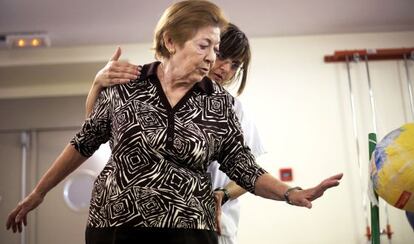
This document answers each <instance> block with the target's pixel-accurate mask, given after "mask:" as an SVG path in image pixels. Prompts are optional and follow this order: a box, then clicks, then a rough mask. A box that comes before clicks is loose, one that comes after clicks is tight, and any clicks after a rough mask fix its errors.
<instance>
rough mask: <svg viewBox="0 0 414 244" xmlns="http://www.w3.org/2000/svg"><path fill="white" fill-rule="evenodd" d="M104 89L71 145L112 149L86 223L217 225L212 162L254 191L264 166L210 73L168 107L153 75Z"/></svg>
mask: <svg viewBox="0 0 414 244" xmlns="http://www.w3.org/2000/svg"><path fill="white" fill-rule="evenodd" d="M158 65H159V62H155V63H151V64H148V65H144V66H143V69H142V70H141V77H140V79H138V80H135V81H132V82H130V83H127V84H123V85H117V86H112V87H108V88H106V89H104V90H103V91H102V92H101V94H100V95H99V98H98V100H97V101H96V103H95V106H94V109H93V112H92V114H91V116H90V118H88V119H87V120H86V121H85V123H84V125H83V126H82V128H81V130H80V131H79V132H78V133H77V134H76V135H75V137H74V138H73V139H72V140H71V144H72V145H73V146H74V148H75V149H76V150H78V151H79V152H80V153H81V154H82V155H83V156H86V157H89V156H91V155H92V154H93V153H94V151H96V150H97V149H98V148H99V146H100V145H101V144H102V143H105V142H107V141H109V142H110V145H111V150H112V154H111V157H110V159H109V161H108V162H107V164H106V166H105V168H104V169H103V170H102V172H101V173H100V174H99V176H98V177H97V179H96V181H95V183H94V189H93V192H92V200H91V206H90V210H89V218H88V227H92V228H101V227H114V226H133V227H157V228H185V229H205V230H214V229H215V212H214V211H215V205H214V199H213V192H212V189H211V180H210V175H209V174H208V173H207V172H206V170H207V167H208V165H209V162H212V161H214V160H217V161H218V162H219V163H220V164H221V167H220V169H221V170H222V171H223V172H225V173H226V174H227V175H228V176H229V177H230V178H231V179H233V180H235V181H236V182H237V183H238V184H239V185H240V186H242V187H244V188H245V189H247V190H249V191H251V192H253V191H254V184H255V182H256V180H257V178H258V177H259V176H260V175H262V174H263V173H265V171H264V170H263V169H262V168H260V167H259V166H258V165H257V164H256V163H255V162H254V157H253V155H252V154H251V152H250V150H249V148H248V147H246V146H245V145H244V143H243V135H242V132H241V128H240V124H239V122H238V120H237V117H236V115H235V112H234V111H233V108H232V107H233V106H232V104H233V102H234V98H233V97H232V96H231V95H230V94H229V93H227V92H226V91H225V90H224V89H223V88H222V87H220V86H218V85H217V84H215V83H213V82H212V81H211V80H209V79H208V78H204V79H203V80H202V81H200V82H199V83H197V84H196V85H194V87H193V88H192V89H191V90H190V91H189V92H188V93H187V94H186V95H185V96H184V97H183V98H182V99H181V100H180V101H179V102H178V103H177V105H176V106H175V107H174V108H171V107H170V105H169V103H168V100H167V98H166V97H165V94H164V93H163V90H162V87H161V84H160V82H159V80H158V78H157V76H156V68H157V66H158Z"/></svg>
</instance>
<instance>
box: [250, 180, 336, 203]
mask: <svg viewBox="0 0 414 244" xmlns="http://www.w3.org/2000/svg"><path fill="white" fill-rule="evenodd" d="M342 176H343V174H337V175H334V176H331V177H329V178H327V179H325V180H323V181H322V182H321V183H319V184H318V185H317V186H315V187H312V188H308V189H303V190H299V189H297V190H293V191H291V192H289V196H288V197H289V201H290V204H292V205H295V206H300V207H307V208H312V201H313V200H315V199H317V198H319V197H321V196H322V195H323V193H324V192H325V191H326V190H328V189H329V188H331V187H335V186H338V185H339V181H340V180H341V178H342ZM289 188H290V187H289V186H288V185H286V184H285V183H283V182H281V181H279V180H278V179H276V178H274V177H273V176H271V175H270V174H263V175H262V176H260V177H259V179H257V181H256V185H255V194H256V195H258V196H262V197H264V198H269V199H273V200H278V201H284V200H285V196H284V195H285V193H286V191H287V190H288V189H289Z"/></svg>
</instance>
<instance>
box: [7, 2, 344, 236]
mask: <svg viewBox="0 0 414 244" xmlns="http://www.w3.org/2000/svg"><path fill="white" fill-rule="evenodd" d="M225 24H226V20H225V19H224V17H223V15H222V12H221V11H220V9H219V8H218V7H217V6H216V5H214V4H212V3H210V2H207V1H182V2H178V3H176V4H173V5H172V6H171V7H169V8H168V9H167V10H166V11H165V12H164V14H163V16H162V17H161V19H160V21H159V23H158V25H157V28H156V31H155V38H154V39H155V40H154V41H155V52H156V57H157V59H158V60H159V61H160V62H154V63H151V64H148V65H144V66H143V68H142V70H141V75H140V78H139V79H137V80H135V81H133V82H130V83H128V84H123V85H118V86H112V87H109V88H106V89H104V90H103V91H102V92H101V93H100V95H99V97H98V99H97V102H96V104H95V106H94V109H93V112H92V114H91V115H90V117H89V119H87V120H86V122H85V124H84V125H83V127H82V129H81V130H80V132H79V133H78V134H77V135H76V136H75V137H74V138H73V140H72V141H71V143H70V144H69V145H68V146H67V147H66V148H65V149H64V151H63V152H62V154H61V155H60V156H59V157H58V158H57V160H56V161H55V162H54V163H53V165H52V166H51V168H50V169H49V170H48V171H47V172H46V173H45V175H44V176H43V177H42V178H41V180H40V181H39V183H38V184H37V186H36V187H35V189H34V190H33V191H32V193H31V194H30V195H29V196H28V197H26V198H25V199H24V200H23V201H22V202H21V203H19V204H18V206H17V207H16V208H15V209H14V210H13V211H12V212H11V213H10V215H9V218H8V221H7V228H12V229H13V231H16V230H19V231H20V230H21V228H22V223H23V224H25V222H26V216H27V213H28V212H29V211H30V210H32V209H34V208H36V207H37V206H38V205H39V204H40V203H41V202H42V200H43V198H44V196H45V194H46V193H47V192H48V191H49V190H50V189H52V188H53V187H54V186H55V185H56V184H58V183H59V182H60V181H61V180H63V179H64V178H65V177H66V176H67V175H68V174H69V173H71V172H72V171H73V170H74V169H76V168H77V167H78V166H79V165H80V164H82V163H83V162H84V161H85V160H86V158H87V157H89V156H90V155H92V154H93V152H94V151H95V150H96V149H97V148H98V147H99V145H100V144H102V143H104V142H106V141H109V142H110V145H111V148H112V155H111V158H110V160H109V162H108V163H107V165H106V166H105V168H104V169H103V171H102V172H101V173H100V175H99V176H98V178H97V179H96V181H95V185H94V190H93V193H92V200H91V206H90V210H89V218H88V223H87V229H86V242H87V243H132V242H134V243H147V242H149V241H151V242H154V243H217V236H216V232H215V221H214V215H215V211H214V210H215V209H214V199H213V191H212V188H211V181H210V177H209V175H208V174H207V173H206V169H207V167H208V165H209V162H211V161H214V160H217V161H218V162H219V163H220V165H221V166H220V169H221V170H222V171H224V172H225V173H226V174H227V175H228V176H230V178H231V179H232V180H234V181H236V182H237V183H238V184H239V185H240V186H242V187H243V188H245V189H246V190H249V191H251V192H253V193H255V194H257V195H260V196H262V197H266V198H270V199H275V200H283V199H286V200H287V201H288V202H289V203H291V204H295V205H299V206H307V207H310V206H311V203H310V201H312V200H314V199H316V198H318V197H320V196H321V195H322V194H323V192H324V191H325V190H326V189H328V188H330V187H332V186H336V185H338V184H339V179H340V178H341V175H336V176H333V177H331V178H328V179H326V180H324V181H323V182H322V183H321V184H320V185H318V186H317V187H315V188H311V189H308V190H304V191H297V190H295V189H293V188H289V187H288V186H286V185H285V184H282V183H280V182H279V181H277V180H276V179H275V178H273V177H272V176H271V175H269V174H267V173H266V172H265V171H264V170H263V169H261V168H260V167H259V166H258V165H257V164H255V162H254V157H253V155H252V154H251V152H250V149H249V148H248V147H246V146H245V145H244V142H243V135H242V132H241V129H240V124H239V122H238V120H237V117H236V115H235V112H234V110H233V106H232V104H233V102H234V99H233V98H232V97H231V96H230V95H229V94H228V93H227V92H226V91H225V90H224V89H223V88H222V87H221V86H219V85H217V84H215V83H213V82H212V81H211V80H209V79H208V78H204V76H206V75H207V74H208V73H209V71H210V70H211V69H212V67H213V64H214V61H215V59H216V53H217V52H218V47H219V41H220V29H221V28H222V27H223V26H224V25H225Z"/></svg>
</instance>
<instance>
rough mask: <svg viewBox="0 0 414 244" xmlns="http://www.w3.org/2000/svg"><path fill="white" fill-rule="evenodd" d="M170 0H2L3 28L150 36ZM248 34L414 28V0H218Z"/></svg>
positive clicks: (76, 37)
mask: <svg viewBox="0 0 414 244" xmlns="http://www.w3.org/2000/svg"><path fill="white" fill-rule="evenodd" d="M172 2H173V1H167V0H151V1H140V0H119V1H104V0H87V1H84V0H67V1H59V0H36V1H27V0H2V1H1V2H0V33H2V34H4V33H15V32H34V31H45V32H48V33H49V36H50V38H51V44H52V46H55V47H69V46H84V45H104V44H126V43H136V42H150V41H151V39H152V33H153V29H154V27H155V25H156V22H157V20H158V18H159V17H160V15H161V14H162V11H163V10H164V9H165V8H166V7H167V6H169V5H170V4H171V3H172ZM213 2H215V3H216V4H217V5H219V6H220V7H222V8H223V10H224V11H225V13H226V14H227V16H228V17H229V19H230V20H231V21H232V22H234V23H236V24H237V25H238V26H239V27H240V28H241V29H242V30H244V31H245V32H246V33H247V35H248V36H249V37H266V36H292V35H314V34H338V33H355V32H389V31H410V30H411V31H412V30H414V14H413V11H414V1H413V0H347V1H343V0H290V1H286V0H256V1H248V0H238V1H237V0H215V1H213Z"/></svg>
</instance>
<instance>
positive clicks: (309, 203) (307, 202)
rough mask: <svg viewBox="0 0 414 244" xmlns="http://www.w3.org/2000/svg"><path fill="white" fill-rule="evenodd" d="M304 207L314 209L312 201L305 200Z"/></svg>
mask: <svg viewBox="0 0 414 244" xmlns="http://www.w3.org/2000/svg"><path fill="white" fill-rule="evenodd" d="M302 206H303V207H306V208H309V209H311V208H312V203H311V202H310V201H308V200H307V199H304V200H303V201H302Z"/></svg>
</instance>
